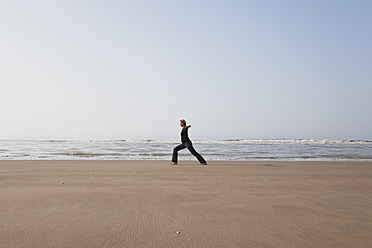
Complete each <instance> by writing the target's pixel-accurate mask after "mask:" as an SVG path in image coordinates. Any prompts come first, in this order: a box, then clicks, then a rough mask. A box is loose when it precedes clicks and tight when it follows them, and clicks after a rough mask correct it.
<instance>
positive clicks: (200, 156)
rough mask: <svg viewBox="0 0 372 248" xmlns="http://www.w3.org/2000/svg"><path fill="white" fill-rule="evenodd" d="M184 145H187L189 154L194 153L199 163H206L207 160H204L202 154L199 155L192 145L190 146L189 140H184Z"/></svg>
mask: <svg viewBox="0 0 372 248" xmlns="http://www.w3.org/2000/svg"><path fill="white" fill-rule="evenodd" d="M186 147H187V149H189V151H190V152H191V154H192V155H194V156H195V157H196V158H197V159H198V160H199V163H201V164H204V163H207V162H205V160H204V158H203V157H202V155H200V154H199V153H198V152H197V151H195V149H194V147H193V146H192V143H191V141H188V142H186Z"/></svg>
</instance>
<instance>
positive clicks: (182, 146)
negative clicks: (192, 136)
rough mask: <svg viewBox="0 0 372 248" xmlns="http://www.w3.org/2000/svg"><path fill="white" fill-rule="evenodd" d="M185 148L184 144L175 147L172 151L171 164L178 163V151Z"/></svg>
mask: <svg viewBox="0 0 372 248" xmlns="http://www.w3.org/2000/svg"><path fill="white" fill-rule="evenodd" d="M185 148H186V146H185V144H181V145H178V146H176V147H175V148H174V149H173V156H172V162H173V163H177V161H178V151H179V150H182V149H185Z"/></svg>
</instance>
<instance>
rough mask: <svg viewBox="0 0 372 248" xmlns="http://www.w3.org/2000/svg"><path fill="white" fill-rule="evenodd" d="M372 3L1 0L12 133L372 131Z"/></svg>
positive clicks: (3, 111) (6, 127)
mask: <svg viewBox="0 0 372 248" xmlns="http://www.w3.org/2000/svg"><path fill="white" fill-rule="evenodd" d="M371 27H372V1H360V0H358V1H342V0H341V1H340V0H334V1H327V0H319V1H317V0H314V1H297V0H293V1H276V0H275V1H248V0H247V1H200V0H199V1H174V0H169V1H91V0H89V1H78V0H73V1H65V0H63V1H62V0H61V1H51V0H48V1H38V0H33V1H14V0H2V1H1V2H0V33H1V39H0V116H1V117H0V138H7V137H48V138H53V137H89V138H99V137H115V138H126V137H146V136H149V137H150V136H151V137H154V136H159V137H161V136H172V137H173V136H175V137H178V135H179V126H178V120H179V119H180V118H185V119H186V120H187V121H188V122H189V123H190V124H192V126H193V127H192V129H191V131H190V132H192V136H194V137H231V138H233V137H234V138H257V137H265V138H350V139H371V138H372V128H371V126H372V45H371V44H372V31H371V30H372V29H371Z"/></svg>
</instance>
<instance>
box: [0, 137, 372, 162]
mask: <svg viewBox="0 0 372 248" xmlns="http://www.w3.org/2000/svg"><path fill="white" fill-rule="evenodd" d="M178 144H179V141H178V140H167V139H129V140H126V139H121V140H87V139H85V140H74V139H71V140H69V139H60V140H56V139H8V140H6V139H3V140H0V159H1V160H45V159H50V160H70V159H71V160H77V159H87V160H89V159H90V160H143V159H147V160H151V159H156V160H171V156H172V151H173V148H174V147H175V146H176V145H178ZM193 144H194V147H195V149H196V150H197V151H198V152H199V153H200V154H202V155H203V156H204V158H205V159H206V160H207V161H208V160H241V161H242V160H243V161H244V160H306V161H372V141H368V140H332V139H231V140H228V139H220V140H219V139H211V140H202V139H195V140H193ZM179 159H180V160H196V159H195V157H193V156H192V155H191V154H190V153H189V152H188V151H187V149H185V150H182V151H180V152H179Z"/></svg>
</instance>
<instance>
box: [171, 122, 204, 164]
mask: <svg viewBox="0 0 372 248" xmlns="http://www.w3.org/2000/svg"><path fill="white" fill-rule="evenodd" d="M180 126H181V128H182V131H181V142H182V144H181V145H178V146H176V147H175V148H174V149H173V156H172V162H173V164H174V165H176V164H177V159H178V151H179V150H182V149H185V148H187V149H189V151H190V152H191V154H192V155H194V156H195V157H196V158H197V159H198V160H199V162H200V164H203V165H206V164H207V162H205V160H204V158H203V157H202V156H201V155H200V154H199V153H198V152H197V151H195V149H194V147H193V146H192V142H191V140H190V139H189V134H188V129H189V128H190V127H191V125H188V126H186V121H185V120H183V119H182V120H180Z"/></svg>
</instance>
